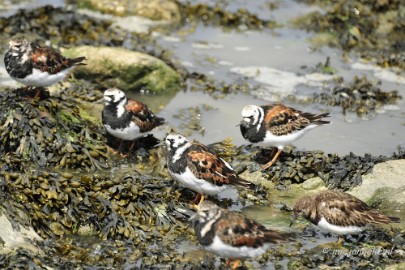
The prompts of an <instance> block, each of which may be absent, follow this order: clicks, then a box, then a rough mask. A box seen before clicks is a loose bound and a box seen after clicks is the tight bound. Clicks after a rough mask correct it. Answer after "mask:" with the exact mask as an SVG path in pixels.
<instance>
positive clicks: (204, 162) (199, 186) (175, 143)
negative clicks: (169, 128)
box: [165, 132, 254, 204]
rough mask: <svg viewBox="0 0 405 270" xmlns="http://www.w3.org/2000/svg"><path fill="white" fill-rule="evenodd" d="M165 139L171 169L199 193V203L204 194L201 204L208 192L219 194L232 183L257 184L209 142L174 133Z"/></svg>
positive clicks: (180, 180) (172, 173) (240, 184)
mask: <svg viewBox="0 0 405 270" xmlns="http://www.w3.org/2000/svg"><path fill="white" fill-rule="evenodd" d="M165 142H166V146H167V168H168V170H169V172H170V174H171V175H172V176H173V177H174V178H175V179H176V180H178V181H179V182H180V183H182V184H183V185H185V186H186V187H188V188H190V189H192V190H194V191H196V192H198V195H197V197H196V198H195V200H194V202H195V203H197V201H198V199H199V197H200V196H201V198H200V201H199V204H200V203H202V202H203V201H204V198H205V195H217V194H218V193H220V192H221V191H223V190H225V189H226V188H227V187H229V186H231V185H239V186H243V187H249V188H252V187H254V185H253V184H252V183H250V182H248V181H246V180H244V179H242V178H240V177H239V176H237V175H236V173H235V171H234V170H233V169H232V167H231V166H230V165H229V164H228V162H226V161H225V160H223V159H222V158H220V157H218V156H217V154H216V153H214V152H213V151H211V150H209V149H208V148H207V147H206V146H205V145H203V144H201V143H199V142H197V141H190V140H189V139H188V138H186V137H185V136H184V135H182V134H178V133H174V132H172V133H169V134H168V135H167V136H166V139H165Z"/></svg>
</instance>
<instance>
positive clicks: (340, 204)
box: [293, 190, 399, 235]
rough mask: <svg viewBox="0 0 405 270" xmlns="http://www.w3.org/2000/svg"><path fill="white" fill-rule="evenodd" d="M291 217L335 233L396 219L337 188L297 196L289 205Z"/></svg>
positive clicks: (391, 221)
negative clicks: (301, 218)
mask: <svg viewBox="0 0 405 270" xmlns="http://www.w3.org/2000/svg"><path fill="white" fill-rule="evenodd" d="M293 215H294V219H295V218H297V217H300V216H302V217H304V218H306V219H307V220H309V221H310V222H312V223H313V224H315V225H317V226H318V227H320V228H322V229H324V230H326V231H329V232H332V233H335V234H338V235H345V234H358V233H360V232H361V231H363V230H364V229H365V227H366V225H367V224H388V223H393V222H399V218H397V217H389V216H386V215H384V214H381V213H378V212H377V211H375V210H373V209H372V208H370V207H369V206H368V205H367V204H366V203H364V202H363V201H361V200H360V199H358V198H356V197H354V196H352V195H350V194H348V193H345V192H340V191H337V190H325V191H321V192H319V193H317V194H315V195H312V196H304V197H302V198H300V199H299V200H298V201H297V202H296V203H295V205H294V208H293Z"/></svg>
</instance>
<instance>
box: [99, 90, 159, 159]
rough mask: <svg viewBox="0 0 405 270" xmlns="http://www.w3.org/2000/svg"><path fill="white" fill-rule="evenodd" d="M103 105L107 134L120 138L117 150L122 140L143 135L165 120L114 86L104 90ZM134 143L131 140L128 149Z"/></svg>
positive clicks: (131, 139) (130, 139)
mask: <svg viewBox="0 0 405 270" xmlns="http://www.w3.org/2000/svg"><path fill="white" fill-rule="evenodd" d="M104 105H105V106H104V109H103V111H102V121H103V125H104V128H105V129H106V130H107V132H108V133H109V134H111V135H112V136H113V137H116V138H118V139H120V140H121V143H120V146H119V148H118V150H119V151H120V150H121V146H122V142H123V141H133V140H135V139H137V138H139V137H143V136H145V135H147V134H148V133H149V131H151V130H152V129H154V128H155V127H157V126H160V125H163V124H164V122H165V120H164V118H162V117H158V116H156V115H155V114H154V113H153V112H152V111H151V110H150V109H149V108H148V106H146V105H145V104H144V103H142V102H139V101H137V100H135V99H128V98H127V97H126V95H125V93H124V92H123V91H121V90H119V89H116V88H110V89H107V90H106V91H105V92H104ZM134 145H135V143H134V142H133V143H132V145H131V147H130V149H131V148H133V147H134Z"/></svg>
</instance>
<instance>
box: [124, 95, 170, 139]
mask: <svg viewBox="0 0 405 270" xmlns="http://www.w3.org/2000/svg"><path fill="white" fill-rule="evenodd" d="M125 107H126V109H127V110H128V111H129V112H131V113H132V121H134V122H135V124H137V125H138V127H139V129H140V131H141V132H148V131H150V130H152V129H154V128H155V127H157V126H160V125H162V124H163V123H164V119H163V118H161V117H156V116H155V115H154V114H153V112H152V111H151V110H150V109H149V108H148V106H146V105H145V104H144V103H142V102H139V101H137V100H134V99H129V100H128V103H127V105H126V106H125Z"/></svg>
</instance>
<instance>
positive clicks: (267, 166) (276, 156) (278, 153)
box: [262, 149, 281, 171]
mask: <svg viewBox="0 0 405 270" xmlns="http://www.w3.org/2000/svg"><path fill="white" fill-rule="evenodd" d="M280 154H281V149H278V151H277V153H276V154H275V155H274V157H273V159H272V160H271V161H269V162H267V163H266V164H265V165H264V166H262V171H264V170H266V169H267V168H269V167H271V165H273V164H274V162H276V160H277V158H278V156H279V155H280Z"/></svg>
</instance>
